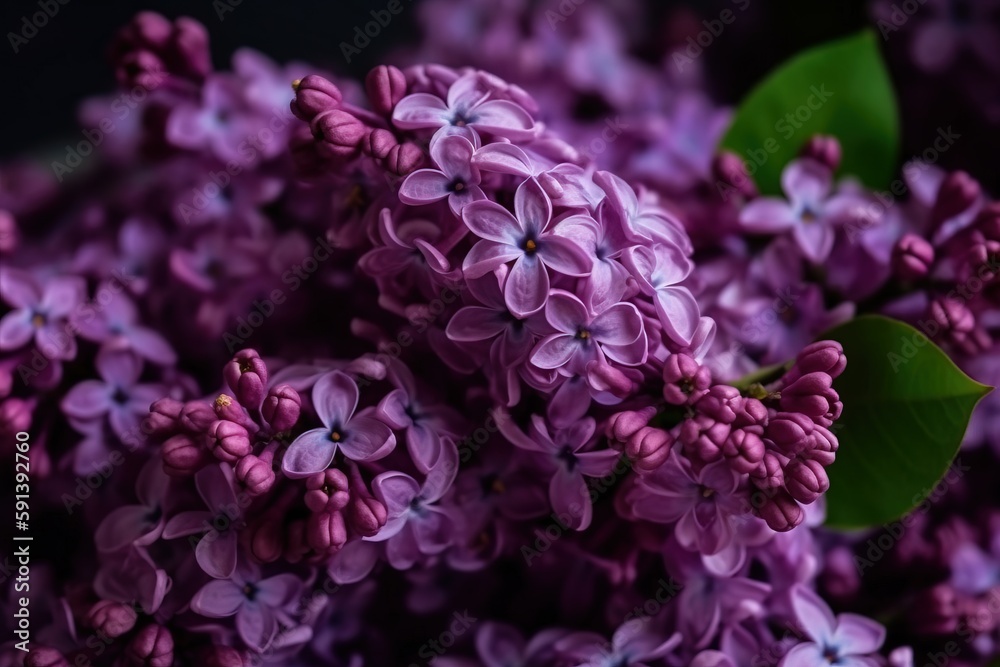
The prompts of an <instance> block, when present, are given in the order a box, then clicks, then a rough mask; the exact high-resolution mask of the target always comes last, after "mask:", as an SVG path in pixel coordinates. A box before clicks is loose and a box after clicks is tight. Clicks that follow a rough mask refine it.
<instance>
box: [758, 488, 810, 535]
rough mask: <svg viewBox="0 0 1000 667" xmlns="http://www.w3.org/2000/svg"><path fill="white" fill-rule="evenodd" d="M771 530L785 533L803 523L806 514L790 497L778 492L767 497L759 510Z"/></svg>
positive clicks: (780, 491)
mask: <svg viewBox="0 0 1000 667" xmlns="http://www.w3.org/2000/svg"><path fill="white" fill-rule="evenodd" d="M757 513H758V514H759V515H760V518H762V519H763V520H764V521H765V522H766V523H767V525H768V527H769V528H770V529H771V530H774V531H777V532H779V533H784V532H787V531H789V530H791V529H792V528H795V527H796V526H797V525H799V524H800V523H802V519H803V518H804V516H805V513H804V512H803V511H802V508H801V507H800V506H799V504H798V503H797V502H795V500H794V499H792V497H791V496H790V495H788V494H787V493H786V492H784V491H782V490H780V489H779V490H778V491H777V492H776V493H774V494H773V495H767V496H766V497H765V498H764V499H763V502H762V503H761V505H760V507H759V508H758V510H757Z"/></svg>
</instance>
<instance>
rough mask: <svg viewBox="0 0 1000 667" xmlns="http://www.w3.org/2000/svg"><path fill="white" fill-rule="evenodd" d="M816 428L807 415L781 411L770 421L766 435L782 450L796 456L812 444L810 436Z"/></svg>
mask: <svg viewBox="0 0 1000 667" xmlns="http://www.w3.org/2000/svg"><path fill="white" fill-rule="evenodd" d="M814 428H816V424H815V423H814V422H813V420H812V419H810V418H809V417H807V416H806V415H803V414H799V413H797V412H779V413H778V414H776V415H775V416H774V417H772V418H771V421H770V422H768V424H767V428H766V429H765V431H764V436H765V437H766V438H768V439H769V440H771V442H773V443H774V444H775V445H776V446H777V447H778V449H780V450H781V451H782V452H784V453H785V454H787V455H788V456H794V455H795V454H798V453H799V452H801V451H803V450H805V449H808V448H809V447H810V446H811V445H812V442H811V440H810V439H809V436H810V435H812V432H813V429H814Z"/></svg>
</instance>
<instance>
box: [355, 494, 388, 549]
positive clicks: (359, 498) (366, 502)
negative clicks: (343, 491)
mask: <svg viewBox="0 0 1000 667" xmlns="http://www.w3.org/2000/svg"><path fill="white" fill-rule="evenodd" d="M355 488H356V487H352V489H351V501H350V502H349V503H348V504H347V509H346V514H347V516H346V519H347V522H348V524H349V525H350V527H351V530H352V531H353V532H355V533H357V534H358V535H360V536H362V537H371V536H372V535H374V534H375V533H377V532H378V531H379V529H380V528H382V526H384V525H385V522H386V519H388V518H389V515H388V513H387V512H386V509H385V505H383V504H382V503H380V502H379V501H378V500H376V499H375V498H373V497H372V496H370V495H368V494H367V493H365V494H364V495H362V494H358V493H355V492H354V489H355Z"/></svg>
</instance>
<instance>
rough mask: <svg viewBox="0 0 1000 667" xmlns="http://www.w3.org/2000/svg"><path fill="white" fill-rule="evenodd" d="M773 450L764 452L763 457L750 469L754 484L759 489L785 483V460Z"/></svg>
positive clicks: (777, 486) (775, 486)
mask: <svg viewBox="0 0 1000 667" xmlns="http://www.w3.org/2000/svg"><path fill="white" fill-rule="evenodd" d="M787 460H788V459H785V458H782V457H781V456H780V455H778V454H776V453H774V452H768V451H765V452H764V457H763V458H762V459H761V461H760V463H759V464H758V465H757V467H756V468H754V469H753V470H751V471H750V477H752V478H753V480H754V484H756V485H757V486H758V487H760V488H761V489H778V488H780V487H782V486H784V485H785V462H786V461H787Z"/></svg>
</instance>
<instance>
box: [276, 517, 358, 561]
mask: <svg viewBox="0 0 1000 667" xmlns="http://www.w3.org/2000/svg"><path fill="white" fill-rule="evenodd" d="M375 532H378V531H375ZM373 534H374V533H373ZM310 549H311V547H310V546H309V544H308V543H307V542H306V522H305V520H303V519H296V520H295V521H292V522H291V523H290V524H288V535H287V539H286V540H285V553H284V557H285V560H287V561H288V562H289V563H292V564H295V563H298V562H300V561H301V560H302V559H303V558H304V557H305V556H306V554H308V553H309V550H310Z"/></svg>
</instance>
